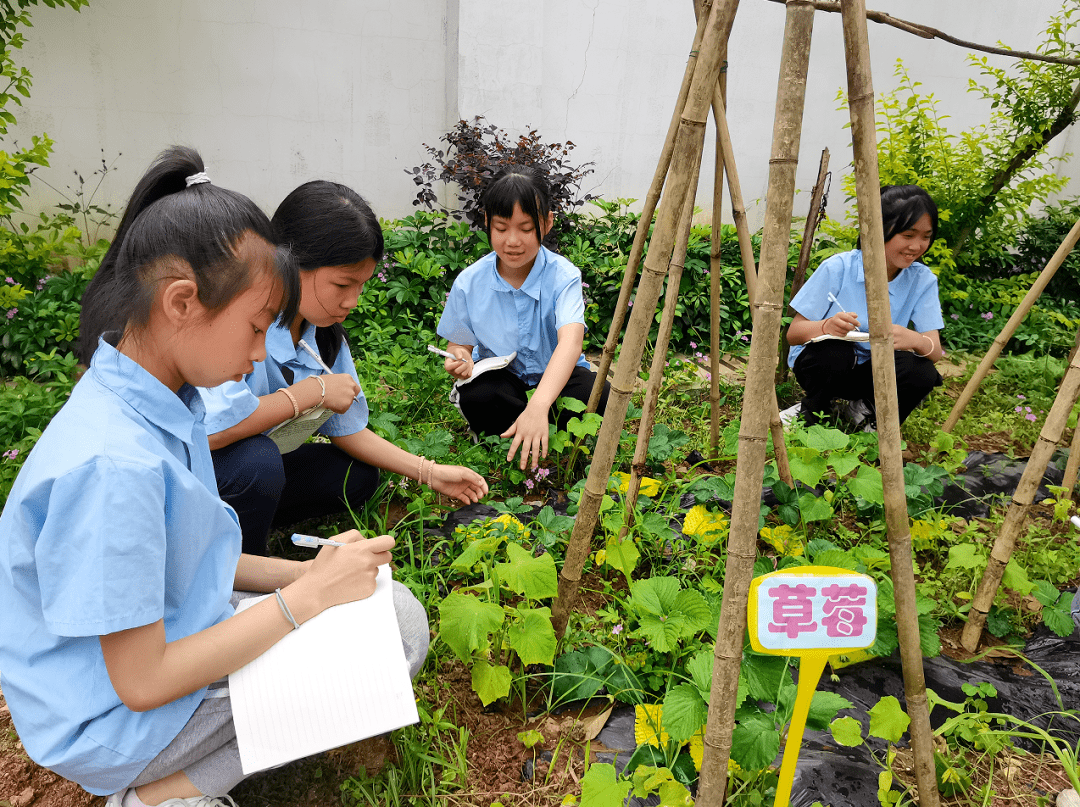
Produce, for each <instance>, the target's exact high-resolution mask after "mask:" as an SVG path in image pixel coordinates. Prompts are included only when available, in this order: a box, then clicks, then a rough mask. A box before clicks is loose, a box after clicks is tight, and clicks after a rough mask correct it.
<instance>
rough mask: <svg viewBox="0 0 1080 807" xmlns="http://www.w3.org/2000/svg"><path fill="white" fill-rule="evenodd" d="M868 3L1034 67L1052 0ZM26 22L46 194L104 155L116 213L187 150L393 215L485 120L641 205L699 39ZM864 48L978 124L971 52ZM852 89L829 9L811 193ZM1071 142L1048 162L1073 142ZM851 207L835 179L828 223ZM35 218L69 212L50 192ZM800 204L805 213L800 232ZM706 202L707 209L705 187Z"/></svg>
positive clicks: (250, 8) (176, 9)
mask: <svg viewBox="0 0 1080 807" xmlns="http://www.w3.org/2000/svg"><path fill="white" fill-rule="evenodd" d="M870 6H871V7H872V8H874V9H876V10H880V11H885V12H888V13H891V14H894V15H896V16H899V17H902V18H905V19H909V20H913V21H919V22H925V23H927V24H930V25H933V26H935V27H937V28H940V29H942V30H944V31H947V32H949V33H951V34H953V35H955V36H958V37H961V38H964V39H969V40H973V41H978V42H985V43H994V42H996V41H997V40H999V39H1000V40H1003V41H1005V42H1006V43H1008V44H1009V45H1010V46H1012V47H1014V48H1016V49H1018V50H1027V49H1033V48H1034V47H1035V45H1036V44H1037V42H1038V39H1039V36H1038V33H1039V31H1040V30H1041V29H1042V28H1043V27H1044V25H1045V22H1046V19H1047V18H1048V17H1049V15H1050V14H1051V13H1052V12H1053V11H1054V10H1055V9H1056V8H1057V7H1058V6H1059V0H1024V2H1023V3H1017V2H1016V0H953V2H951V3H948V4H944V3H941V2H940V0H870ZM1018 9H1022V12H1020V11H1018ZM32 19H33V22H34V28H33V29H31V30H30V31H29V32H28V44H27V47H26V49H25V50H24V52H23V61H24V63H25V64H26V66H27V67H28V68H29V69H30V70H31V72H32V73H33V74H34V86H33V90H32V97H31V99H30V101H29V102H28V103H27V105H26V107H25V108H23V109H22V110H21V111H19V112H18V117H19V120H20V125H19V126H18V127H17V132H16V134H17V135H20V136H21V137H22V138H23V139H25V138H27V137H28V136H29V134H31V133H37V132H42V131H45V132H48V134H49V135H50V136H52V137H53V138H54V139H55V140H56V152H55V154H54V156H53V160H52V168H50V169H48V170H43V171H42V172H41V177H42V178H43V179H46V180H47V181H48V182H49V183H51V184H52V185H54V186H57V187H58V188H60V189H63V188H64V187H65V186H68V185H70V184H71V180H72V178H73V177H72V171H74V170H78V171H81V172H82V173H83V174H84V175H85V174H88V173H89V172H90V171H92V170H93V168H94V167H96V166H97V165H98V164H99V162H100V158H101V150H102V149H104V155H105V157H106V159H108V160H110V161H111V160H112V158H113V157H115V155H116V154H117V153H118V152H122V156H121V157H119V158H118V159H117V162H116V164H117V168H118V170H117V173H116V174H115V176H113V175H111V176H110V177H109V178H108V180H107V181H106V183H105V184H104V186H103V187H102V190H101V196H100V197H99V199H105V200H106V201H109V202H111V203H112V204H113V205H114V206H119V205H122V204H123V201H124V199H125V198H126V195H127V194H128V193H129V191H130V188H131V186H132V185H133V183H134V182H135V180H136V179H137V177H138V175H139V174H140V173H141V171H142V170H143V168H144V167H145V166H146V164H147V163H148V162H149V161H150V160H151V159H152V157H153V156H154V154H156V153H157V152H158V151H159V150H160V149H161V148H162V147H163V146H164V145H166V144H168V143H172V142H181V143H185V144H188V145H192V146H195V147H197V148H199V149H200V150H201V151H202V153H203V155H204V157H205V159H206V161H207V163H208V170H209V171H210V173H211V176H212V177H213V178H214V180H215V181H217V182H219V183H220V184H222V185H225V186H227V187H232V188H235V189H237V190H240V191H243V192H246V193H248V194H249V195H251V196H252V197H253V198H254V199H256V201H258V202H259V203H260V204H262V205H263V206H264V207H265V208H266V209H267V210H268V212H270V211H272V210H273V207H274V205H276V203H277V202H278V201H279V200H280V199H281V198H282V197H283V196H284V195H285V194H286V193H287V192H288V191H289V190H290V189H291V188H292V187H294V186H295V185H297V184H299V183H300V182H302V181H305V180H307V179H311V178H315V177H326V178H330V179H335V180H338V181H342V182H345V183H348V184H350V185H352V186H354V187H356V188H357V189H358V190H360V191H361V192H362V193H364V194H365V195H366V196H368V197H369V198H370V200H371V201H372V203H373V205H374V207H375V209H376V210H377V211H378V212H379V213H380V215H383V216H385V217H397V216H401V215H405V214H407V213H408V212H410V211H411V210H412V209H413V208H412V206H411V201H412V199H413V197H414V195H415V186H414V185H413V183H412V182H411V180H410V179H409V177H408V176H407V175H406V174H405V173H404V169H405V168H409V167H412V166H414V165H417V164H419V163H420V162H422V161H423V160H424V159H425V153H424V151H423V147H422V143H425V142H426V143H429V144H435V143H436V142H437V141H438V138H439V135H440V134H441V133H443V132H445V131H446V130H447V129H448V128H449V127H450V126H451V125H452V124H453V123H454V122H455V121H456V120H458V118H459V117H472V116H473V115H476V114H482V115H484V116H485V117H486V118H487V119H488V121H489V122H491V123H494V124H496V125H498V126H500V127H503V128H505V129H507V130H508V131H509V132H510V133H511V134H516V133H519V132H521V131H525V130H526V129H527V128H530V127H531V128H536V129H538V130H539V132H540V134H541V136H542V137H543V139H544V140H545V141H546V142H554V141H559V142H561V141H565V140H567V139H569V140H572V141H573V142H574V143H575V144H576V145H577V149H576V150H575V151H574V152H573V153H572V156H573V158H574V159H575V160H577V161H579V162H585V161H587V160H591V161H594V162H595V163H596V166H595V168H596V173H595V174H594V175H593V176H592V177H590V178H589V180H588V181H587V182H588V188H587V189H588V190H590V191H592V192H594V193H598V194H601V195H603V196H605V197H607V198H615V197H617V196H622V197H635V198H638V199H641V198H643V197H644V195H645V193H646V191H647V190H648V186H649V182H650V180H651V178H652V174H653V171H654V169H655V166H656V160H657V158H658V155H659V152H660V148H661V145H662V142H663V137H664V134H665V132H666V131H667V126H668V122H669V120H670V117H671V113H672V109H673V105H674V101H675V96H676V93H677V91H678V87H679V83H680V81H681V78H682V74H683V70H684V68H685V65H686V59H687V53H688V51H689V48H690V45H691V42H692V39H693V33H694V15H693V11H692V5H691V0H530V2H528V3H524V2H508V0H301V1H300V2H291V3H289V2H283V1H282V0H230V2H220V0H180V1H179V2H177V0H91V5H90V7H89V8H86V9H84V10H83V11H82V12H81V13H78V14H77V13H74V12H72V11H71V10H70V9H49V8H45V7H38V8H35V9H34V10H33V16H32ZM783 26H784V7H783V6H782V5H780V4H778V3H773V2H767V0H742V3H741V6H740V9H739V13H738V16H737V18H736V22H735V28H734V30H733V32H732V39H731V48H730V56H729V63H730V72H729V119H730V124H731V129H732V135H733V139H734V145H735V150H736V155H737V159H738V168H739V173H740V175H741V179H742V184H743V193H744V196H745V197H746V199H747V201H748V202H754V201H755V200H757V201H758V202H759V204H758V206H757V207H756V208H755V210H754V211H752V214H753V215H754V217H755V219H756V220H760V216H761V214H762V212H763V209H762V205H763V196H764V193H765V188H766V185H767V177H768V157H769V148H770V140H771V133H772V119H773V111H774V100H775V96H776V80H777V75H778V70H779V58H780V48H781V41H782V36H783ZM870 47H871V53H872V56H873V67H874V84H875V88H876V89H877V90H879V91H882V90H888V89H891V88H893V87H894V86H895V85H896V79H894V78H893V69H894V65H895V62H896V59H897V58H899V57H902V58H903V59H904V61H905V64H906V65H907V67H908V69H909V72H910V73H911V75H912V77H913V78H914V79H915V80H917V81H920V82H922V84H923V86H922V88H921V89H922V90H923V91H924V92H931V91H932V92H933V93H934V94H935V96H936V97H938V98H939V99H940V100H941V110H942V112H944V113H946V114H948V115H951V119H950V120H949V122H948V123H949V126H950V128H952V129H953V131H960V130H961V129H963V128H966V127H969V126H971V125H973V124H975V123H978V122H980V121H982V120H984V119H985V118H986V115H987V112H988V110H987V109H986V106H985V104H983V103H981V102H979V101H978V100H977V99H976V98H975V97H974V96H973V95H971V94H969V93H967V92H966V89H967V82H968V78H969V77H975V76H976V75H977V74H976V72H975V71H974V70H973V69H972V68H971V67H970V66H968V65H967V64H966V63H965V52H964V51H963V50H962V49H961V48H958V47H955V46H953V45H949V44H947V43H944V42H941V41H928V40H923V39H919V38H916V37H913V36H911V35H908V34H905V33H902V32H900V31H897V30H895V29H893V28H886V27H884V26H881V25H876V24H871V25H870ZM991 58H992V59H993V61H994V62H995V63H997V64H1006V63H1007V60H1004V59H1002V58H996V57H991ZM844 84H845V67H844V59H843V48H842V43H841V25H840V17H839V15H838V14H830V13H819V14H818V15H817V16H816V20H815V29H814V41H813V48H812V53H811V62H810V78H809V84H808V90H807V105H806V120H805V124H804V132H803V137H802V153H801V156H800V166H799V171H798V184H799V187H800V188H802V189H804V190H807V191H808V190H809V188H810V186H811V185H812V183H813V180H814V177H815V175H816V172H817V164H818V157H819V155H820V152H821V149H822V148H824V147H828V148H829V149H830V151H831V153H832V163H831V165H832V168H833V171H834V174H837V175H838V174H839V173H840V172H844V171H846V170H848V166H849V163H850V138H849V133H848V130H847V129H845V128H844V125H845V124H846V123H847V120H848V118H847V112H846V110H838V109H837V107H838V101H837V100H836V95H837V92H838V90H840V89H841V88H842V87H843V86H844ZM1075 138H1080V135H1076V134H1075V133H1074V132H1071V133H1070V139H1071V140H1072V142H1073V143H1075V144H1076V145H1077V146H1080V140H1078V139H1075ZM1059 140H1060V141H1062V142H1057V141H1055V144H1054V146H1053V148H1054V150H1055V151H1056V152H1060V151H1061V150H1062V149H1065V148H1067V147H1069V145H1070V144H1069V143H1068V142H1066V141H1065V136H1062V138H1059ZM712 142H713V134H712V128H711V125H710V129H709V132H708V133H707V136H706V143H707V144H710V145H711V144H712ZM4 147H5V148H10V143H9V144H5V146H4ZM1077 165H1080V161H1076V160H1074V161H1072V163H1071V164H1070V166H1069V167H1068V169H1067V172H1069V173H1071V172H1073V171H1075V170H1077V169H1076V166H1077ZM704 170H705V171H706V172H711V170H712V160H711V156H710V157H709V158H707V160H706V165H705V168H704ZM1072 192H1073V193H1076V192H1080V186H1078V187H1075V188H1074V189H1073V191H1072ZM842 197H843V195H842V192H841V191H840V186H839V176H836V177H835V179H834V182H833V190H832V195H831V197H830V212H832V213H833V214H834V215H838V214H840V213H841V211H842V209H843V205H844V199H843V198H842ZM34 201H35V204H37V205H38V206H45V205H49V204H53V203H55V201H57V197H56V194H55V193H54V192H52V191H50V190H48V189H47V188H43V187H39V189H38V191H37V193H36V196H35V200H34ZM807 201H808V197H807V196H805V195H804V196H803V197H801V198H800V199H797V200H796V208H795V209H796V213H797V214H804V213H805V205H806V204H807ZM699 204H700V205H701V206H702V207H703V208H706V209H708V208H710V207H711V180H707V181H706V180H703V182H702V186H701V191H700V192H699Z"/></svg>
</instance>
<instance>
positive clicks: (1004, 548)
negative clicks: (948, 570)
mask: <svg viewBox="0 0 1080 807" xmlns="http://www.w3.org/2000/svg"><path fill="white" fill-rule="evenodd" d="M1078 396H1080V356H1077V355H1074V356H1073V359H1072V361H1071V362H1070V363H1069V367H1068V369H1067V370H1066V371H1065V377H1064V378H1063V379H1062V380H1061V387H1059V388H1058V394H1057V397H1056V398H1054V405H1053V406H1051V407H1050V412H1049V414H1047V416H1046V422H1045V423H1044V424H1043V427H1042V431H1040V432H1039V440H1038V442H1036V443H1035V448H1033V449H1032V451H1031V456H1030V457H1029V458H1028V462H1027V467H1026V468H1024V473H1023V475H1022V476H1021V477H1020V483H1019V484H1018V485H1017V486H1016V492H1015V493H1014V494H1013V498H1012V504H1011V505H1010V506H1009V512H1008V513H1006V514H1005V522H1004V523H1003V524H1002V525H1001V531H1000V532H999V533H998V537H997V539H996V540H995V541H994V548H993V549H992V550H991V551H990V557H989V559H988V560H987V562H986V570H985V571H984V572H983V576H982V580H981V581H980V583H979V589H978V591H977V592H976V594H975V599H974V600H973V601H972V603H971V610H970V611H969V612H968V621H967V624H966V625H965V626H964V632H963V633H962V634H960V644H962V645H963V646H964V648H965V649H966V650H968V651H969V652H975V648H976V647H978V646H979V637H980V636H982V629H983V625H984V624H985V623H986V615H987V614H988V613H989V612H990V606H991V605H993V604H994V597H996V596H997V591H998V587H999V586H1000V585H1001V578H1002V576H1003V575H1004V574H1005V567H1006V565H1008V563H1009V558H1011V557H1012V553H1013V548H1014V547H1015V546H1016V538H1017V536H1018V535H1019V534H1020V529H1021V527H1023V525H1024V518H1025V516H1027V512H1028V509H1029V508H1030V507H1031V503H1032V502H1033V501H1034V500H1035V491H1036V490H1038V488H1039V482H1041V481H1042V478H1043V474H1045V473H1046V466H1047V463H1049V462H1050V457H1051V455H1053V453H1054V449H1055V448H1056V447H1057V444H1058V442H1059V441H1060V440H1061V435H1062V432H1064V431H1065V423H1066V421H1068V419H1069V412H1070V411H1072V408H1073V404H1075V403H1076V400H1077V397H1078Z"/></svg>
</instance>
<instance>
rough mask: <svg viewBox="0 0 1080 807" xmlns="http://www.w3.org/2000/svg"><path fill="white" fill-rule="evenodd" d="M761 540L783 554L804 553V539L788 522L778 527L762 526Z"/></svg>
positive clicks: (796, 554)
mask: <svg viewBox="0 0 1080 807" xmlns="http://www.w3.org/2000/svg"><path fill="white" fill-rule="evenodd" d="M761 540H763V541H764V542H765V543H767V544H768V545H769V546H771V547H772V548H773V549H775V550H776V551H777V552H778V553H779V554H781V555H791V556H794V557H798V556H800V555H802V553H803V545H802V541H801V540H799V536H797V535H796V534H795V531H794V530H793V529H791V527H789V526H788V525H787V524H781V525H780V526H778V527H762V528H761Z"/></svg>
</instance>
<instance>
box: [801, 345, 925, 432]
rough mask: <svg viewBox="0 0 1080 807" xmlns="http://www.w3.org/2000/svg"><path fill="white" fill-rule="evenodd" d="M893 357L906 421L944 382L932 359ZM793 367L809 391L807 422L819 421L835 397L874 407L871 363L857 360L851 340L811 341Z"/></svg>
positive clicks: (804, 406) (805, 403)
mask: <svg viewBox="0 0 1080 807" xmlns="http://www.w3.org/2000/svg"><path fill="white" fill-rule="evenodd" d="M893 357H894V359H895V361H896V398H897V403H898V406H899V409H900V422H901V423H903V422H904V420H905V419H906V418H907V416H908V415H910V414H911V412H912V411H913V410H914V409H915V407H916V406H918V405H919V404H920V403H921V402H922V400H923V398H925V397H926V396H927V395H928V394H929V393H930V391H931V390H932V389H934V387H937V386H940V385H941V383H942V381H941V374H940V373H938V371H937V369H936V368H935V367H934V363H933V362H932V361H930V359H924V358H923V357H922V356H916V355H915V354H914V353H912V352H911V351H908V350H897V351H895V352H894V353H893ZM793 369H794V370H795V378H796V379H798V381H799V384H800V386H802V388H803V390H804V391H805V392H806V397H805V398H804V399H803V403H802V415H803V418H804V419H805V420H806V422H807V423H816V422H817V421H818V420H819V419H820V418H821V417H822V416H823V415H825V414H827V413H828V412H829V403H830V402H831V401H832V400H833V399H834V398H842V399H844V400H846V401H856V400H859V399H860V398H861V399H865V400H866V401H868V402H869V403H870V405H871V407H872V406H873V403H874V376H873V370H872V368H871V363H870V362H869V361H864V362H863V363H862V364H858V363H856V351H855V346H854V345H853V344H851V343H850V342H843V341H840V340H837V339H828V340H825V341H823V342H811V343H810V344H808V345H807V346H806V347H805V348H804V349H803V351H802V352H801V353H800V354H799V358H797V359H795V366H794V368H793Z"/></svg>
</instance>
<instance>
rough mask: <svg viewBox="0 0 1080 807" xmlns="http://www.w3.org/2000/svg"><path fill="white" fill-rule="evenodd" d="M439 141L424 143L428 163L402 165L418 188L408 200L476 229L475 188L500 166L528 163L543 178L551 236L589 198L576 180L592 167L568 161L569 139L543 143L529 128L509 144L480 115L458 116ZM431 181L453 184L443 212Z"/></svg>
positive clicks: (481, 225) (479, 223)
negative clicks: (453, 194) (452, 204)
mask: <svg viewBox="0 0 1080 807" xmlns="http://www.w3.org/2000/svg"><path fill="white" fill-rule="evenodd" d="M439 140H440V141H443V142H445V143H446V144H447V148H446V149H445V150H443V149H441V148H435V147H434V146H428V145H427V144H425V145H424V148H425V149H427V152H428V156H429V157H430V158H431V162H426V163H424V164H423V165H421V166H417V167H415V168H413V169H411V170H409V169H406V170H405V173H407V174H411V175H412V178H413V182H415V183H416V184H417V185H418V186H419V188H420V190H419V191H417V194H416V199H414V200H413V205H417V206H420V205H422V206H424V207H426V208H427V209H428V210H442V211H443V212H448V213H450V215H451V216H453V217H454V218H455V219H458V220H461V219H463V218H464V219H465V220H467V221H468V222H469V223H470V224H472V226H473V227H475V228H476V229H478V230H484V229H486V226H485V222H484V215H483V212H482V211H481V209H480V193H481V192H482V190H483V189H484V187H485V186H486V185H487V183H488V181H489V180H490V179H491V178H492V177H493V176H494V175H495V174H496V173H497V172H498V171H499V170H500V169H502V168H505V167H506V166H510V165H518V166H532V167H534V168H537V169H538V170H540V171H541V172H542V173H543V174H544V175H545V176H546V177H547V178H548V181H549V182H550V183H551V203H552V209H553V210H554V212H555V227H554V229H553V230H552V236H553V237H554V239H555V240H556V241H558V239H559V238H560V237H561V235H562V234H563V233H564V232H565V231H566V229H567V226H568V225H567V223H566V221H565V217H566V216H567V215H569V214H570V213H573V212H574V211H575V210H576V209H577V208H578V207H580V206H581V205H582V204H584V203H585V202H587V201H589V200H591V199H593V198H594V197H593V196H591V195H590V194H584V195H582V194H581V180H582V179H584V178H585V177H586V176H588V175H589V174H591V173H592V168H589V166H591V165H592V163H584V164H583V165H578V166H574V165H571V164H570V162H569V160H568V158H569V156H570V152H571V151H572V150H573V148H574V144H573V143H571V142H570V141H569V140H567V141H566V142H565V143H547V144H544V143H542V142H541V141H540V135H539V134H538V133H537V132H536V130H535V129H534V130H531V131H529V132H528V133H527V134H523V135H521V136H520V137H518V139H517V142H516V143H515V142H513V140H512V139H511V138H510V136H509V135H508V134H507V133H506V132H505V131H504V130H502V129H500V128H498V127H497V126H495V125H494V124H491V123H485V121H484V118H483V116H481V115H477V116H476V117H475V118H473V119H472V121H471V122H470V121H466V120H461V121H458V123H457V124H456V125H455V126H454V128H453V129H451V130H450V131H449V132H447V133H446V134H444V135H442V136H441V137H440V138H439ZM436 182H446V183H454V184H455V185H457V187H458V191H457V200H458V203H459V207H458V209H456V210H453V211H447V210H446V209H445V208H443V207H442V205H441V204H440V203H439V197H438V194H436V193H435V189H434V187H433V186H434V184H435V183H436Z"/></svg>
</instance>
